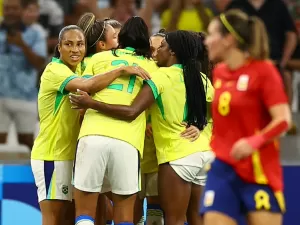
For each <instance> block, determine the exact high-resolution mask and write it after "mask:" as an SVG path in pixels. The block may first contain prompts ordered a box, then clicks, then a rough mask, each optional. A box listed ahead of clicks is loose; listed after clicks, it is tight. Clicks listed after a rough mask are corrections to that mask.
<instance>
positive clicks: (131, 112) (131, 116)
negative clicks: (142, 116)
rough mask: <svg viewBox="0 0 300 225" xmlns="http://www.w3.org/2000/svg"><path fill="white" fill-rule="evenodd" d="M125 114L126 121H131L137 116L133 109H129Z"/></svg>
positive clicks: (136, 111)
mask: <svg viewBox="0 0 300 225" xmlns="http://www.w3.org/2000/svg"><path fill="white" fill-rule="evenodd" d="M126 114H127V115H126V119H127V120H128V121H133V120H135V119H136V118H137V117H138V116H139V112H138V110H137V109H136V108H134V107H130V108H129V110H128V111H127V113H126Z"/></svg>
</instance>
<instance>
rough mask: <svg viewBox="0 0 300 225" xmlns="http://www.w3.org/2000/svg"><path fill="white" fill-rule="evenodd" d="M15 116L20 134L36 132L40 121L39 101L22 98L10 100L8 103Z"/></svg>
mask: <svg viewBox="0 0 300 225" xmlns="http://www.w3.org/2000/svg"><path fill="white" fill-rule="evenodd" d="M8 104H9V105H10V106H9V107H10V110H11V112H12V114H13V116H14V121H15V124H16V130H17V132H18V134H32V135H33V134H34V132H35V128H36V126H35V125H36V123H37V121H38V113H37V103H36V102H29V101H20V100H10V101H9V103H8Z"/></svg>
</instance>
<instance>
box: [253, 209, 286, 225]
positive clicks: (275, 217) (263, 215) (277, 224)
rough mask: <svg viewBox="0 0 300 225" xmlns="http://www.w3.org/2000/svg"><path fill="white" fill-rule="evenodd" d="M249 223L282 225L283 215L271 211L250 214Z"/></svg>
mask: <svg viewBox="0 0 300 225" xmlns="http://www.w3.org/2000/svg"><path fill="white" fill-rule="evenodd" d="M247 221H248V225H267V224H272V225H282V214H280V213H273V212H270V211H256V212H250V213H248V216H247Z"/></svg>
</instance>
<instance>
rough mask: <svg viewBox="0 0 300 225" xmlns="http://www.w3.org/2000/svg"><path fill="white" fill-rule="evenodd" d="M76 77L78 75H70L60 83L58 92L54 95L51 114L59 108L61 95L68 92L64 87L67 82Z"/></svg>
mask: <svg viewBox="0 0 300 225" xmlns="http://www.w3.org/2000/svg"><path fill="white" fill-rule="evenodd" d="M75 78H78V76H75V75H74V76H70V77H68V78H67V79H65V80H64V82H63V83H62V84H61V85H60V87H59V90H58V92H57V93H56V97H55V105H54V112H53V114H56V112H57V110H58V109H59V106H60V103H61V101H62V99H63V97H64V96H65V95H67V94H69V92H68V91H67V90H65V87H66V86H67V84H68V83H69V82H70V81H71V80H73V79H75Z"/></svg>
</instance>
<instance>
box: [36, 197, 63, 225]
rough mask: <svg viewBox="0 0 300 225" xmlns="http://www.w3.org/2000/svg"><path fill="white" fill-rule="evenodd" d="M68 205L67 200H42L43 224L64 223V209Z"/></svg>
mask: <svg viewBox="0 0 300 225" xmlns="http://www.w3.org/2000/svg"><path fill="white" fill-rule="evenodd" d="M67 207H68V202H67V201H60V200H51V201H50V200H44V201H42V202H40V208H41V213H42V224H43V225H63V224H64V223H62V219H63V215H64V211H65V210H64V209H65V208H67Z"/></svg>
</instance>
